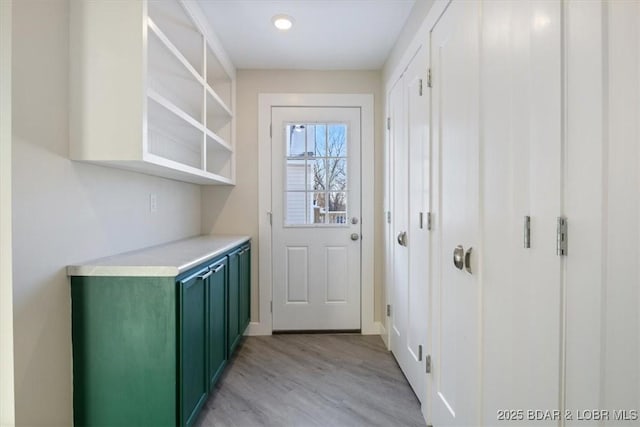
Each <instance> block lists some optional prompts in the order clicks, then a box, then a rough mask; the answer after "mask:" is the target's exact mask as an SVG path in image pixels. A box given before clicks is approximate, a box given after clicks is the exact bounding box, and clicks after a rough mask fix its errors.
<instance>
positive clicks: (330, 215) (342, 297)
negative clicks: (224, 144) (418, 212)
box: [271, 107, 372, 331]
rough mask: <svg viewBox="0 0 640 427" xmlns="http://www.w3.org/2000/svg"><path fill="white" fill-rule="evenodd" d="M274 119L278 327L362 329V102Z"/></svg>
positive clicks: (275, 114) (294, 110) (276, 113)
mask: <svg viewBox="0 0 640 427" xmlns="http://www.w3.org/2000/svg"><path fill="white" fill-rule="evenodd" d="M271 118H272V119H271V126H272V132H273V135H272V151H271V152H272V159H271V161H272V183H271V184H272V198H273V199H272V209H273V211H272V215H273V217H272V222H273V224H272V230H273V240H272V242H273V248H272V251H273V256H272V259H273V265H272V271H273V330H274V331H279V330H280V331H282V330H288V331H293V330H360V276H361V271H360V270H361V267H360V246H361V245H360V237H361V236H360V224H361V214H360V108H346V107H341V108H335V107H332V108H328V107H314V108H311V107H274V108H272V115H271ZM371 237H372V236H371Z"/></svg>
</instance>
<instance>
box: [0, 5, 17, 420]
mask: <svg viewBox="0 0 640 427" xmlns="http://www.w3.org/2000/svg"><path fill="white" fill-rule="evenodd" d="M12 7H13V3H12V2H11V1H0V22H1V25H0V69H2V73H0V92H2V99H1V100H0V236H2V239H0V242H1V243H0V248H2V258H1V259H0V325H1V326H0V346H2V348H4V349H5V351H3V352H2V353H0V369H1V370H2V376H1V379H0V425H14V424H15V391H14V390H15V383H14V372H13V369H14V363H13V360H14V359H13V347H14V346H13V338H14V331H13V273H12V234H11V233H12V231H11V224H12V222H11V212H12V210H11V209H12V208H11V203H12V201H11V200H12V199H11V197H12V196H11V194H12V193H11V160H12V159H11V150H12V147H11V145H12V128H11V117H12V107H11V99H12V93H11V81H12V80H11V79H12V77H11V72H12V71H11V67H12V61H11V34H12Z"/></svg>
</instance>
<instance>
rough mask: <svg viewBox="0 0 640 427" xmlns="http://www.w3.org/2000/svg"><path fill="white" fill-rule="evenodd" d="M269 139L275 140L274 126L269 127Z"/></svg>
mask: <svg viewBox="0 0 640 427" xmlns="http://www.w3.org/2000/svg"><path fill="white" fill-rule="evenodd" d="M269 138H273V125H269Z"/></svg>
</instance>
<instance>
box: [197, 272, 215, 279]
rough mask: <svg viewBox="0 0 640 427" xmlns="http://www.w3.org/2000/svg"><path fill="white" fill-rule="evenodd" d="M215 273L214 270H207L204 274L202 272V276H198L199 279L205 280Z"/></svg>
mask: <svg viewBox="0 0 640 427" xmlns="http://www.w3.org/2000/svg"><path fill="white" fill-rule="evenodd" d="M212 274H213V271H207V272H206V273H204V274H201V275H200V276H198V279H199V280H205V279H207V278H209V276H211V275H212Z"/></svg>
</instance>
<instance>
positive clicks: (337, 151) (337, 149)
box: [327, 125, 347, 157]
mask: <svg viewBox="0 0 640 427" xmlns="http://www.w3.org/2000/svg"><path fill="white" fill-rule="evenodd" d="M328 136H329V141H328V144H327V151H328V152H327V156H328V157H347V126H346V125H329V133H328Z"/></svg>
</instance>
